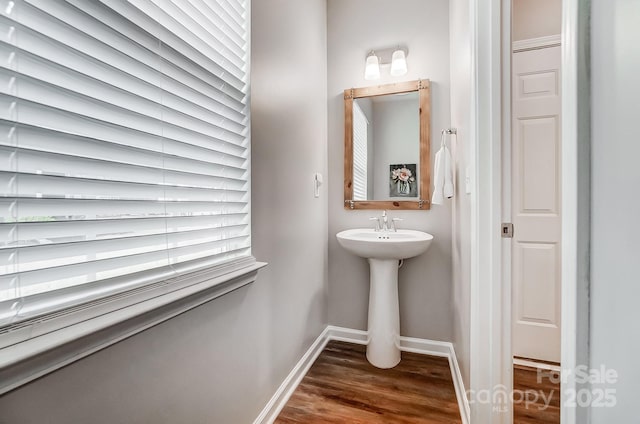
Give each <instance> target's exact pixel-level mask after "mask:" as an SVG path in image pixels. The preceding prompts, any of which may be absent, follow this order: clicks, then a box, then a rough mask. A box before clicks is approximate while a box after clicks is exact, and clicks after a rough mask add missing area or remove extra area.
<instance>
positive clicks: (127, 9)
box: [101, 0, 244, 91]
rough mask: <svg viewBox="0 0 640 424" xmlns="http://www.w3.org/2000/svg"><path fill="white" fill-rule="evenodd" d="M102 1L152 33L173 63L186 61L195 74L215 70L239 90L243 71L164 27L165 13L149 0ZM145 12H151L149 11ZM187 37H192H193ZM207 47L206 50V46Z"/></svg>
mask: <svg viewBox="0 0 640 424" xmlns="http://www.w3.org/2000/svg"><path fill="white" fill-rule="evenodd" d="M101 1H102V0H101ZM102 3H103V4H105V5H106V6H108V7H110V8H112V9H113V10H115V11H116V12H118V13H119V14H120V15H121V16H123V17H124V18H125V19H128V20H129V21H131V22H132V23H134V24H135V25H137V26H139V27H140V28H142V29H144V30H146V31H149V32H152V33H154V35H155V36H156V37H157V38H158V39H159V41H160V42H161V43H162V44H161V46H162V56H163V57H164V58H169V59H168V60H170V61H171V62H172V63H176V62H177V63H181V64H187V63H189V64H190V69H189V71H190V72H192V73H194V74H195V73H198V74H199V73H200V72H203V73H214V74H215V75H216V76H218V77H219V78H221V79H223V80H224V81H225V82H226V83H227V84H229V85H231V86H232V87H234V88H235V89H236V90H238V91H242V87H243V85H244V82H243V78H244V75H243V74H244V72H239V71H238V70H237V69H233V70H228V69H227V68H226V65H227V64H220V63H216V62H215V61H214V60H210V59H209V57H208V56H206V55H205V54H203V53H202V52H200V51H199V50H198V49H197V48H196V47H194V46H192V45H190V44H189V43H188V42H185V40H182V39H181V38H180V37H179V36H178V35H177V34H174V33H172V32H171V31H170V30H169V29H168V28H166V25H168V23H167V15H163V14H160V13H159V12H157V7H156V6H155V5H153V4H151V2H150V1H148V0H142V1H135V2H134V1H129V2H124V1H122V0H113V1H112V0H109V1H102ZM147 12H148V13H151V14H152V15H148V14H147ZM156 18H157V20H156ZM190 41H194V40H193V38H191V39H190ZM200 44H201V43H197V45H198V46H199V47H201V46H200ZM207 50H208V51H209V49H207ZM198 70H200V71H198ZM194 71H195V72H194Z"/></svg>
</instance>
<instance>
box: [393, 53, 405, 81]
mask: <svg viewBox="0 0 640 424" xmlns="http://www.w3.org/2000/svg"><path fill="white" fill-rule="evenodd" d="M406 73H407V58H406V56H405V54H404V50H401V49H398V50H396V51H395V52H393V56H392V57H391V75H393V76H394V77H398V76H400V75H404V74H406Z"/></svg>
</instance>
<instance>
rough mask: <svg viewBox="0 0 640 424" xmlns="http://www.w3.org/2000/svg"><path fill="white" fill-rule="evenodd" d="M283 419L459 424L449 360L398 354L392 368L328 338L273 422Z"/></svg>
mask: <svg viewBox="0 0 640 424" xmlns="http://www.w3.org/2000/svg"><path fill="white" fill-rule="evenodd" d="M275 422H276V423H279V424H286V423H304V424H314V423H323V424H326V423H345V424H346V423H349V424H365V423H366V424H376V423H384V424H394V423H403V424H411V423H416V424H418V423H421V424H444V423H447V424H451V423H460V422H461V420H460V410H459V409H458V402H457V400H456V394H455V389H454V386H453V380H452V378H451V371H450V369H449V362H448V360H447V359H446V358H439V357H433V356H426V355H418V354H415V353H407V352H403V353H402V361H401V362H400V364H399V365H397V366H396V367H395V368H393V369H388V370H382V369H378V368H376V367H374V366H373V365H371V364H369V362H367V359H366V357H365V346H361V345H356V344H351V343H344V342H337V341H331V342H329V343H328V344H327V346H326V348H325V350H324V351H323V352H322V353H321V354H320V356H319V357H318V359H317V360H316V362H315V363H314V364H313V366H312V367H311V369H310V370H309V372H308V373H307V375H306V376H305V377H304V379H303V380H302V382H301V383H300V385H299V386H298V387H297V389H296V390H295V392H294V393H293V395H292V396H291V398H290V399H289V401H288V402H287V404H286V405H285V407H284V409H283V410H282V412H281V413H280V415H279V416H278V418H277V419H276V421H275Z"/></svg>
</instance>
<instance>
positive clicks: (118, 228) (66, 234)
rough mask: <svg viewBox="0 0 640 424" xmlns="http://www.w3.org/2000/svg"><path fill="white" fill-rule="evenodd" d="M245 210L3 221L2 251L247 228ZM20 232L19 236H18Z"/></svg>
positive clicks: (1, 226)
mask: <svg viewBox="0 0 640 424" xmlns="http://www.w3.org/2000/svg"><path fill="white" fill-rule="evenodd" d="M247 219H248V216H247V215H246V214H243V213H238V214H224V215H222V214H221V215H216V216H201V217H171V218H169V219H166V218H132V219H95V220H85V221H47V222H20V223H0V239H1V240H2V241H1V242H0V250H1V249H14V248H17V247H28V246H38V245H41V244H47V245H48V244H65V243H79V242H85V241H92V240H112V239H119V240H121V239H128V238H132V237H143V236H147V235H160V234H165V233H185V232H192V231H206V230H219V231H224V228H225V227H231V226H235V225H237V226H241V227H246V225H247V224H248V221H247ZM18 233H19V237H18Z"/></svg>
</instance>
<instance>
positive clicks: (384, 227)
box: [369, 211, 402, 232]
mask: <svg viewBox="0 0 640 424" xmlns="http://www.w3.org/2000/svg"><path fill="white" fill-rule="evenodd" d="M369 220H370V221H375V223H376V228H375V231H393V232H397V231H398V229H397V228H396V222H398V221H402V219H401V218H393V219H391V220H389V217H388V216H387V211H382V216H380V217H372V218H369Z"/></svg>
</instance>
